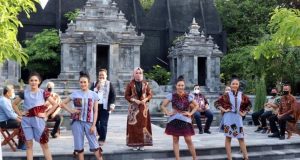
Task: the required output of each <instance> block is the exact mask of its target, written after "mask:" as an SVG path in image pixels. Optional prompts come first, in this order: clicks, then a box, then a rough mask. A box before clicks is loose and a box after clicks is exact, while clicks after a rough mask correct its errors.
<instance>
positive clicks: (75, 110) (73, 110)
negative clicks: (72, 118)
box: [71, 109, 80, 114]
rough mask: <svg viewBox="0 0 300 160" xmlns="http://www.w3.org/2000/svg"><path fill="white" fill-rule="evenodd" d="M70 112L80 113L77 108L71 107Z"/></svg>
mask: <svg viewBox="0 0 300 160" xmlns="http://www.w3.org/2000/svg"><path fill="white" fill-rule="evenodd" d="M71 113H72V114H75V113H80V111H79V110H78V109H71Z"/></svg>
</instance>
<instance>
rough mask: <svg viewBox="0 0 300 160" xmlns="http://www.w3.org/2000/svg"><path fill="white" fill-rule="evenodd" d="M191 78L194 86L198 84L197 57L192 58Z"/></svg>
mask: <svg viewBox="0 0 300 160" xmlns="http://www.w3.org/2000/svg"><path fill="white" fill-rule="evenodd" d="M193 66H194V68H193V74H194V75H193V76H194V82H193V83H194V84H198V57H197V56H194V63H193Z"/></svg>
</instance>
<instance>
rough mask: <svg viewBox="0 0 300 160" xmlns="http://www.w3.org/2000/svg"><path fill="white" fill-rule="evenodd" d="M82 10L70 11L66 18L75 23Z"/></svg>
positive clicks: (65, 15)
mask: <svg viewBox="0 0 300 160" xmlns="http://www.w3.org/2000/svg"><path fill="white" fill-rule="evenodd" d="M79 11H80V9H78V8H77V9H75V10H74V11H69V12H67V13H65V14H64V17H66V18H67V19H68V21H74V20H75V19H76V17H77V16H78V15H79Z"/></svg>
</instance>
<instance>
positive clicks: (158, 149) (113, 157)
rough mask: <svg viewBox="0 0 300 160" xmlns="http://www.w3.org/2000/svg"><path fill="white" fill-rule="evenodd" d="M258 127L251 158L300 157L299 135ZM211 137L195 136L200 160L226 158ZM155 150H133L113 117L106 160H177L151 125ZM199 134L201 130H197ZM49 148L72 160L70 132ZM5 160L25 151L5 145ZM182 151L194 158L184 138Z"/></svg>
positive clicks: (216, 136)
mask: <svg viewBox="0 0 300 160" xmlns="http://www.w3.org/2000/svg"><path fill="white" fill-rule="evenodd" d="M254 130H255V127H251V126H247V127H245V132H246V143H247V147H248V151H249V155H250V159H259V160H261V159H296V158H299V157H300V151H299V147H300V136H297V135H293V137H292V139H289V140H278V139H271V138H268V137H267V134H261V133H255V132H254ZM211 131H212V134H211V135H209V134H202V135H199V134H196V135H195V136H193V142H194V145H195V147H196V149H197V155H198V159H201V160H218V159H225V156H226V155H225V148H224V136H223V134H222V133H219V132H218V128H217V127H213V128H212V129H211ZM152 132H153V140H154V145H153V147H145V151H132V150H131V149H130V148H129V147H127V146H126V139H125V133H126V115H118V114H111V116H110V121H109V127H108V137H107V142H106V143H105V145H104V147H103V150H104V159H105V160H154V159H160V160H171V159H174V154H173V150H172V137H171V136H167V135H165V134H164V128H160V127H158V126H156V125H152ZM195 132H196V133H197V132H198V130H197V129H195ZM232 145H233V157H234V159H241V157H242V155H241V154H240V153H239V147H238V142H237V140H233V141H232ZM49 146H50V149H51V152H52V154H53V159H54V160H69V159H72V152H73V137H72V134H71V131H69V130H67V131H66V130H65V131H62V133H61V136H60V137H59V138H57V139H50V142H49ZM2 150H3V158H4V160H12V159H14V160H21V159H24V158H25V157H26V156H25V151H22V150H18V151H17V152H11V150H10V149H9V147H8V146H3V147H2ZM180 150H181V156H182V157H183V158H182V159H183V160H188V159H191V157H190V154H189V152H188V150H187V146H186V144H185V142H184V139H183V138H180ZM85 153H86V159H88V160H89V159H94V157H93V156H92V154H91V153H90V152H89V148H88V143H87V140H86V141H85ZM34 156H35V159H36V160H37V159H44V158H43V154H42V150H41V148H40V147H39V145H38V144H37V143H34Z"/></svg>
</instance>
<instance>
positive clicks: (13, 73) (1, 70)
mask: <svg viewBox="0 0 300 160" xmlns="http://www.w3.org/2000/svg"><path fill="white" fill-rule="evenodd" d="M20 78H21V67H20V65H19V64H18V63H17V62H15V61H11V60H6V61H4V63H3V64H1V65H0V81H1V82H2V83H1V88H2V87H3V85H5V84H13V85H17V84H18V83H19V82H18V81H19V79H20Z"/></svg>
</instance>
